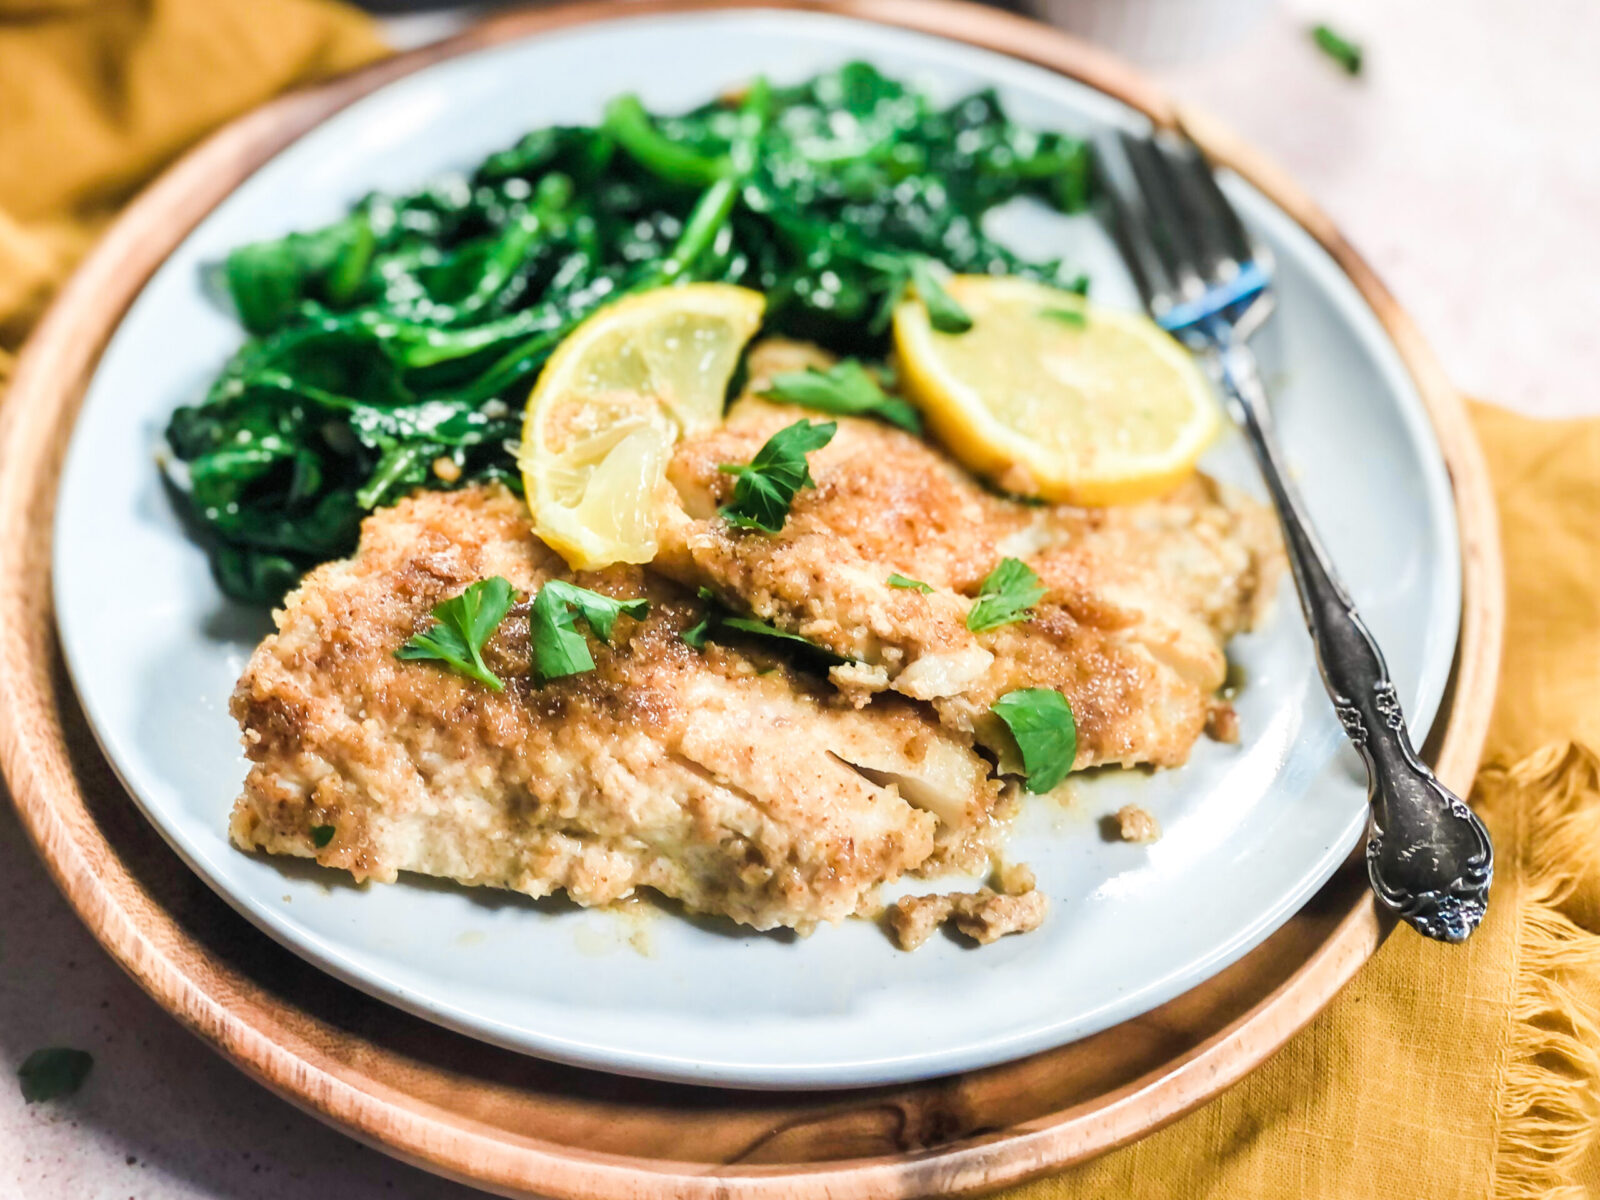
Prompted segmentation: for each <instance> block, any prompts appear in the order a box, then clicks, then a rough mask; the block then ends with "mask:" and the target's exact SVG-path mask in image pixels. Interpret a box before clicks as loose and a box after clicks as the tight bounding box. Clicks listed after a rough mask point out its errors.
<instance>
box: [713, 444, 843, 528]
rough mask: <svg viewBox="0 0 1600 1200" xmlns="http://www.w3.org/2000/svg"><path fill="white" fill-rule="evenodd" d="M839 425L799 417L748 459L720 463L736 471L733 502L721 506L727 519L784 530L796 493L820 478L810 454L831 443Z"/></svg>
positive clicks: (732, 522)
mask: <svg viewBox="0 0 1600 1200" xmlns="http://www.w3.org/2000/svg"><path fill="white" fill-rule="evenodd" d="M838 428H839V426H838V425H837V424H836V423H835V422H833V421H796V422H795V423H794V424H793V425H786V426H785V427H784V428H782V429H780V430H778V432H777V433H775V434H773V435H772V436H771V437H770V438H768V439H767V442H766V445H764V446H762V447H761V449H759V450H757V451H756V456H755V457H754V458H753V459H751V460H750V462H749V463H748V464H742V463H723V464H722V465H721V466H719V467H718V468H717V470H719V471H723V472H726V473H727V474H729V475H736V476H738V482H737V483H735V484H734V486H733V500H732V502H730V503H728V504H724V505H723V506H722V515H723V516H724V517H726V518H727V520H728V523H729V524H730V525H737V526H738V527H739V528H741V529H760V530H763V531H764V532H766V533H777V532H778V531H779V530H780V529H782V528H783V523H784V521H785V520H786V519H787V518H788V516H789V506H790V505H791V504H793V503H794V497H795V493H796V492H798V491H799V490H800V489H801V488H804V487H812V486H814V485H815V483H816V481H815V480H814V479H812V478H811V468H810V467H809V466H808V465H807V463H806V455H808V454H810V453H811V452H812V451H813V450H820V449H822V447H824V446H826V445H827V444H828V443H829V442H831V441H832V440H833V435H834V431H835V430H837V429H838Z"/></svg>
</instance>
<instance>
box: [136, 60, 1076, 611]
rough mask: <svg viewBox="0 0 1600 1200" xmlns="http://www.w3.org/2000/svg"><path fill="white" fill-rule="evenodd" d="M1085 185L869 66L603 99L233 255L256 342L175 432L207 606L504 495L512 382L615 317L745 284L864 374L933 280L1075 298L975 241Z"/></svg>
mask: <svg viewBox="0 0 1600 1200" xmlns="http://www.w3.org/2000/svg"><path fill="white" fill-rule="evenodd" d="M1090 176H1091V172H1090V158H1089V151H1088V147H1087V145H1086V143H1084V142H1083V141H1082V140H1080V139H1077V138H1073V137H1070V136H1067V135H1064V134H1060V133H1054V132H1044V131H1038V130H1033V129H1029V128H1027V127H1025V126H1022V125H1019V124H1017V123H1015V122H1013V121H1012V120H1011V119H1010V118H1009V117H1008V116H1007V114H1006V112H1005V110H1004V108H1003V107H1002V106H1001V103H1000V101H999V98H998V97H997V96H996V95H995V94H994V93H993V92H990V91H983V92H978V93H975V94H973V95H971V96H967V97H965V98H962V99H960V100H958V101H956V102H955V103H954V104H951V105H949V106H948V107H945V106H941V105H937V104H935V103H933V102H932V101H930V100H929V99H928V98H927V97H925V96H923V95H921V94H919V93H918V92H916V91H915V90H912V89H910V88H908V87H907V86H906V85H905V84H903V83H900V82H898V81H896V80H894V79H890V78H887V77H885V76H883V75H882V74H880V73H879V72H878V71H877V70H876V69H874V68H873V67H871V66H869V65H867V64H864V63H851V64H847V65H845V66H842V67H840V68H838V69H836V70H832V71H828V72H825V73H823V74H821V75H818V76H816V77H815V78H813V79H811V80H808V81H805V82H802V83H799V84H795V85H793V86H784V87H770V88H769V87H767V86H765V85H764V84H762V83H761V82H760V81H755V82H754V84H753V85H752V86H751V87H749V88H747V89H745V91H744V93H743V94H740V95H738V96H730V97H729V98H727V99H723V100H717V101H714V102H712V103H710V104H706V105H703V106H702V107H700V108H697V109H695V110H693V111H691V112H687V113H682V114H660V113H653V112H650V111H649V110H648V109H646V108H645V107H644V106H643V105H642V104H641V103H640V102H639V101H638V100H637V99H636V98H633V97H622V98H619V99H617V100H615V101H613V102H612V103H611V104H610V105H609V106H608V107H607V108H606V110H605V111H604V114H603V119H601V120H600V121H599V122H598V123H597V124H595V125H588V126H584V125H561V126H550V127H547V128H542V129H535V130H533V131H532V132H530V133H528V134H527V136H525V137H524V138H522V139H521V140H520V141H519V142H517V143H516V144H515V145H513V146H509V147H507V148H505V149H503V150H500V151H498V152H496V153H494V154H491V155H489V156H488V157H487V158H485V159H484V160H483V161H482V162H480V163H479V164H477V166H476V167H473V168H471V169H470V170H468V171H465V172H463V173H461V174H456V175H451V176H446V177H443V178H440V179H437V180H435V181H433V182H432V183H429V184H427V185H425V186H422V187H420V188H419V189H418V190H416V191H413V192H411V193H409V194H404V195H385V194H374V195H371V196H369V197H367V198H366V199H364V200H362V201H361V202H360V203H359V204H357V205H356V206H355V207H354V208H353V209H352V210H351V211H350V212H349V213H348V214H347V215H345V216H344V217H341V218H340V219H339V220H337V221H335V222H333V223H332V224H330V225H327V226H325V227H323V228H321V229H314V230H308V231H303V232H295V233H289V234H287V235H285V236H282V237H278V238H275V239H272V240H269V241H263V242H256V243H253V244H251V245H247V246H242V247H239V248H238V249H236V250H235V251H234V252H233V253H232V254H230V255H229V257H228V259H227V262H226V264H225V266H224V268H223V271H222V277H223V281H224V282H225V284H226V287H227V291H228V293H229V296H230V297H231V299H232V302H233V306H234V309H235V311H236V312H237V314H238V317H239V320H240V323H241V325H242V326H243V327H244V330H245V332H246V333H247V334H248V335H249V337H248V340H247V341H246V342H245V343H244V345H243V346H242V347H241V348H240V349H239V350H238V352H237V353H236V354H235V355H234V356H233V358H232V359H231V360H230V361H229V362H228V363H227V365H226V366H225V367H224V368H223V370H222V372H221V374H220V376H219V377H218V379H217V380H216V381H215V383H214V384H213V385H212V387H211V389H210V391H209V393H208V394H207V396H206V397H205V399H204V400H203V401H202V402H201V403H199V404H196V405H192V406H185V407H183V408H180V409H178V410H177V411H176V412H175V413H174V414H173V417H172V419H171V421H170V422H169V424H168V427H167V430H166V440H167V443H168V446H169V447H170V449H171V455H170V457H169V458H168V460H167V461H168V464H169V467H170V470H169V477H170V479H171V482H172V484H173V486H174V488H175V490H176V491H177V493H178V495H179V496H180V498H181V501H182V503H183V505H184V507H185V508H186V510H187V512H188V514H189V515H190V516H191V517H192V518H193V519H194V521H195V522H196V524H197V525H198V526H199V527H200V528H201V530H202V531H203V532H204V533H205V535H206V537H207V539H208V541H209V543H210V552H211V561H212V567H213V571H214V573H215V575H216V576H217V579H218V581H219V582H220V584H221V585H222V587H223V589H224V590H225V591H226V592H227V593H228V594H229V595H232V596H235V597H238V598H241V599H245V600H250V601H253V602H256V603H264V604H265V603H276V602H277V601H278V600H280V599H281V598H282V597H283V595H284V593H285V592H286V591H287V590H288V589H289V588H290V587H292V586H293V585H294V584H295V582H296V581H297V580H298V579H299V577H300V575H301V574H302V573H303V572H304V571H306V570H307V569H308V568H310V567H311V566H313V565H315V564H316V563H319V562H323V561H326V560H328V559H332V558H337V557H340V556H342V555H345V554H348V553H349V552H350V551H351V549H353V548H354V546H355V544H356V538H357V534H358V531H359V526H360V522H361V519H362V518H363V517H364V516H365V515H366V514H367V513H369V512H370V511H372V510H373V509H374V508H377V507H381V506H383V505H387V504H391V503H393V502H395V501H396V500H398V499H400V498H401V497H403V496H405V495H406V494H407V493H409V492H411V491H413V490H415V489H416V488H419V487H428V488H440V489H449V488H461V487H467V486H470V485H472V484H476V483H482V482H485V481H494V480H498V481H502V482H505V483H507V484H508V485H509V486H511V487H513V488H516V487H518V486H519V477H518V472H517V470H516V465H515V462H514V459H513V453H514V452H513V450H512V449H511V448H510V445H511V444H512V443H514V441H515V439H516V438H517V435H518V415H519V413H520V410H521V408H522V405H523V402H524V400H525V398H526V396H527V394H528V391H529V388H530V386H531V385H532V383H533V381H534V379H535V378H536V377H537V376H538V374H539V372H540V370H541V369H542V368H543V365H544V363H545V360H546V359H547V358H548V357H549V356H550V354H551V353H552V352H553V351H554V349H555V347H556V346H557V345H558V344H559V343H560V342H561V341H562V340H563V338H564V337H565V336H566V335H567V334H568V333H569V332H570V331H571V330H572V329H574V328H575V327H576V326H577V325H578V323H579V322H581V321H582V320H583V319H584V318H585V317H587V316H589V315H590V314H591V313H593V312H594V311H595V310H596V309H598V308H600V307H601V306H602V305H605V304H607V303H609V302H610V301H611V300H613V299H615V298H616V297H618V296H622V295H626V294H629V293H630V292H634V291H638V290H641V289H644V288H648V287H655V286H661V285H662V284H663V283H668V282H680V281H718V282H726V283H734V284H740V285H742V286H745V287H749V288H753V289H755V290H757V291H760V292H761V293H763V294H764V295H765V296H766V298H767V312H766V324H765V327H766V329H767V331H768V332H770V333H773V334H779V335H783V336H787V337H794V338H802V339H806V340H809V341H813V342H816V343H818V344H819V345H821V346H822V347H824V348H825V349H827V350H829V351H831V352H832V353H835V354H840V355H853V356H857V357H861V358H865V359H877V358H881V357H882V356H883V355H884V353H885V352H886V350H887V347H888V318H889V315H890V313H891V312H892V310H893V309H894V307H895V305H896V304H897V303H898V302H899V301H900V300H901V299H902V298H903V297H904V296H906V295H907V294H908V293H913V292H914V293H915V294H916V295H917V296H919V297H920V298H921V299H922V301H923V302H924V303H925V304H926V305H927V306H928V309H929V313H930V318H931V319H932V320H933V322H934V323H935V327H936V328H938V329H939V330H941V331H945V332H952V333H953V332H956V331H958V330H960V329H961V328H964V327H966V326H967V325H970V323H971V316H970V315H969V314H967V313H966V312H964V311H963V310H962V309H961V307H960V306H959V305H958V304H957V303H955V301H954V300H953V299H952V297H951V296H950V293H949V292H948V291H947V290H946V289H945V288H944V286H943V284H942V283H941V277H942V275H943V274H944V272H945V271H947V270H948V271H953V272H959V273H964V274H980V275H983V274H987V275H1020V276H1025V277H1027V278H1031V279H1036V280H1040V281H1042V282H1046V283H1053V284H1057V285H1060V286H1064V287H1079V288H1081V286H1082V283H1081V279H1080V277H1079V276H1078V274H1077V272H1076V271H1075V270H1072V269H1070V268H1067V267H1064V266H1062V265H1061V264H1059V263H1055V262H1049V261H1038V260H1033V259H1029V258H1024V257H1021V256H1019V255H1018V254H1016V253H1014V252H1013V251H1010V250H1008V249H1006V248H1005V247H1003V246H1001V245H1000V244H999V243H998V242H996V241H994V240H993V239H992V238H990V237H989V236H988V234H987V233H986V232H985V226H984V218H985V215H986V214H987V213H988V212H989V211H990V210H991V209H993V208H995V207H997V206H999V205H1003V204H1006V203H1008V202H1010V201H1013V200H1017V199H1021V198H1030V199H1034V200H1037V201H1042V202H1043V203H1045V204H1047V205H1050V206H1051V207H1053V208H1056V209H1059V210H1063V211H1068V210H1074V209H1077V208H1081V207H1082V206H1083V204H1084V203H1085V200H1086V198H1087V194H1088V187H1089V180H1090ZM847 403H848V401H847ZM877 415H879V416H882V417H884V418H885V419H891V420H892V419H893V418H892V417H890V415H889V412H888V411H886V410H880V411H879V412H878V413H877ZM902 415H903V414H902Z"/></svg>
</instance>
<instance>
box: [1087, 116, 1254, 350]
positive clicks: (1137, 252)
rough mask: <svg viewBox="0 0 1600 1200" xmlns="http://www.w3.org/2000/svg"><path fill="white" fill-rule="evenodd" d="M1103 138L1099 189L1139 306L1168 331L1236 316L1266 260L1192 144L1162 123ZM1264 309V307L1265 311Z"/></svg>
mask: <svg viewBox="0 0 1600 1200" xmlns="http://www.w3.org/2000/svg"><path fill="white" fill-rule="evenodd" d="M1116 148H1117V150H1118V151H1120V153H1115V154H1114V153H1112V152H1111V147H1110V146H1108V145H1106V144H1102V145H1101V147H1100V153H1099V154H1098V155H1097V162H1098V166H1099V171H1100V183H1101V188H1100V191H1101V194H1102V195H1104V196H1105V197H1106V199H1107V200H1108V201H1109V203H1110V205H1111V211H1112V218H1113V220H1112V234H1113V236H1114V237H1115V239H1116V241H1117V246H1118V249H1119V250H1120V251H1121V253H1122V257H1123V259H1124V260H1125V261H1126V262H1127V264H1128V270H1129V272H1130V273H1131V274H1132V275H1133V279H1134V283H1135V285H1136V286H1137V287H1138V289H1139V293H1140V295H1141V296H1142V297H1143V299H1144V303H1145V307H1146V308H1148V309H1149V310H1150V313H1151V315H1152V316H1153V317H1155V319H1156V320H1157V321H1158V322H1159V323H1160V324H1161V325H1162V326H1164V327H1165V328H1166V329H1167V330H1169V331H1170V332H1172V333H1174V334H1179V335H1182V334H1185V333H1190V332H1198V333H1206V332H1208V327H1209V326H1210V325H1211V324H1212V323H1213V322H1215V321H1217V320H1219V319H1220V320H1222V321H1224V322H1226V323H1227V324H1229V325H1234V324H1237V323H1239V322H1241V321H1242V320H1243V319H1244V317H1245V315H1246V312H1247V310H1249V309H1250V308H1251V307H1252V305H1253V304H1254V303H1255V302H1256V301H1257V300H1260V299H1261V298H1262V297H1263V296H1264V294H1265V292H1266V289H1267V287H1268V285H1269V283H1270V280H1271V259H1270V257H1269V256H1268V254H1267V251H1266V250H1265V248H1264V247H1262V246H1260V245H1259V244H1258V243H1256V242H1255V241H1253V240H1252V239H1251V237H1250V236H1249V234H1248V233H1247V232H1246V230H1245V228H1244V225H1243V223H1242V222H1241V221H1240V220H1239V217H1238V214H1237V213H1235V212H1234V210H1233V206H1232V205H1231V204H1230V203H1229V202H1228V200H1227V198H1226V197H1225V196H1224V195H1223V192H1222V189H1221V188H1220V187H1219V186H1218V185H1217V180H1216V177H1215V176H1214V175H1213V174H1212V170H1211V165H1210V164H1209V163H1208V162H1207V161H1206V158H1205V155H1204V154H1202V153H1201V151H1200V149H1199V147H1198V146H1196V145H1195V144H1194V142H1192V141H1191V140H1190V139H1189V138H1188V137H1186V136H1184V135H1183V134H1181V133H1177V132H1172V131H1165V130H1164V131H1160V132H1158V133H1156V134H1155V135H1154V136H1150V137H1136V136H1134V135H1132V134H1128V133H1121V134H1118V135H1117V138H1116ZM1262 315H1264V314H1262Z"/></svg>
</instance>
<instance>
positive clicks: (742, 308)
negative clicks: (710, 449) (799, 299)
mask: <svg viewBox="0 0 1600 1200" xmlns="http://www.w3.org/2000/svg"><path fill="white" fill-rule="evenodd" d="M765 304H766V301H765V300H764V298H763V297H762V296H761V294H760V293H759V292H752V291H750V290H749V289H747V288H741V287H734V286H732V285H731V284H723V283H696V284H689V285H686V286H683V287H669V288H659V289H657V290H655V291H649V292H641V293H640V294H638V295H637V296H629V297H627V298H626V299H624V300H619V301H618V302H617V303H615V304H612V305H609V306H607V307H605V308H603V309H601V310H600V311H599V312H597V313H595V314H594V315H593V316H591V317H589V318H588V320H586V321H584V322H583V323H582V324H581V325H579V326H578V327H577V328H576V329H574V330H573V331H572V332H571V333H570V334H568V335H567V337H566V340H564V341H563V342H562V343H561V344H560V345H559V346H557V347H556V351H555V353H554V354H552V355H551V356H550V361H549V362H548V363H546V364H545V368H544V371H543V373H542V374H541V375H540V376H539V382H538V383H537V384H535V385H534V389H533V392H532V394H531V395H530V396H529V397H528V409H527V415H526V417H525V418H524V419H523V425H522V445H521V447H520V449H519V451H518V454H517V465H518V466H519V467H520V468H521V470H522V482H523V487H524V488H525V490H526V494H527V499H528V507H529V509H530V510H531V511H532V513H533V529H534V532H535V533H537V534H538V535H539V537H540V538H542V539H543V540H544V541H545V543H546V544H548V545H549V546H550V547H551V549H553V550H555V551H556V552H557V553H558V554H560V555H561V557H562V558H564V559H566V560H567V564H568V565H569V566H571V567H573V568H574V569H577V570H588V569H592V568H595V567H603V566H606V565H607V564H609V563H616V562H630V563H642V562H649V561H650V560H651V559H652V558H654V557H655V553H656V522H657V516H658V513H659V512H660V506H661V503H662V499H663V488H664V487H665V486H666V484H665V482H664V481H665V478H666V467H667V459H668V456H669V455H670V454H671V453H672V447H673V444H674V443H675V442H677V441H678V439H679V438H680V437H683V436H685V435H686V434H694V433H698V432H700V431H702V430H705V429H708V428H711V427H712V426H715V425H716V424H718V423H719V422H720V421H721V420H722V405H723V400H724V398H725V397H726V394H727V389H728V380H729V379H730V378H731V377H732V375H733V372H734V368H735V367H737V366H738V363H739V354H740V352H741V351H742V350H743V349H744V344H745V343H746V342H748V341H749V340H750V338H751V337H752V336H753V335H754V334H755V331H756V328H757V327H758V326H759V325H760V324H761V314H762V310H763V309H764V307H765Z"/></svg>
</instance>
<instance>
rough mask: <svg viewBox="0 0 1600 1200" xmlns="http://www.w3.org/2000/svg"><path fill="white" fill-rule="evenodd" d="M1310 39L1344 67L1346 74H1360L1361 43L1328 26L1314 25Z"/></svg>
mask: <svg viewBox="0 0 1600 1200" xmlns="http://www.w3.org/2000/svg"><path fill="white" fill-rule="evenodd" d="M1311 40H1312V41H1314V42H1316V44H1317V48H1318V49H1319V50H1321V51H1322V52H1323V53H1324V54H1326V55H1327V56H1328V57H1329V58H1331V59H1333V61H1334V62H1336V63H1338V64H1339V66H1340V67H1342V68H1343V69H1344V73H1345V74H1346V75H1359V74H1361V45H1360V43H1358V42H1352V41H1351V40H1350V39H1349V38H1347V37H1344V36H1343V35H1342V34H1339V33H1337V32H1335V31H1334V30H1333V29H1332V28H1331V27H1330V26H1327V25H1316V26H1313V27H1312V30H1311Z"/></svg>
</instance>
